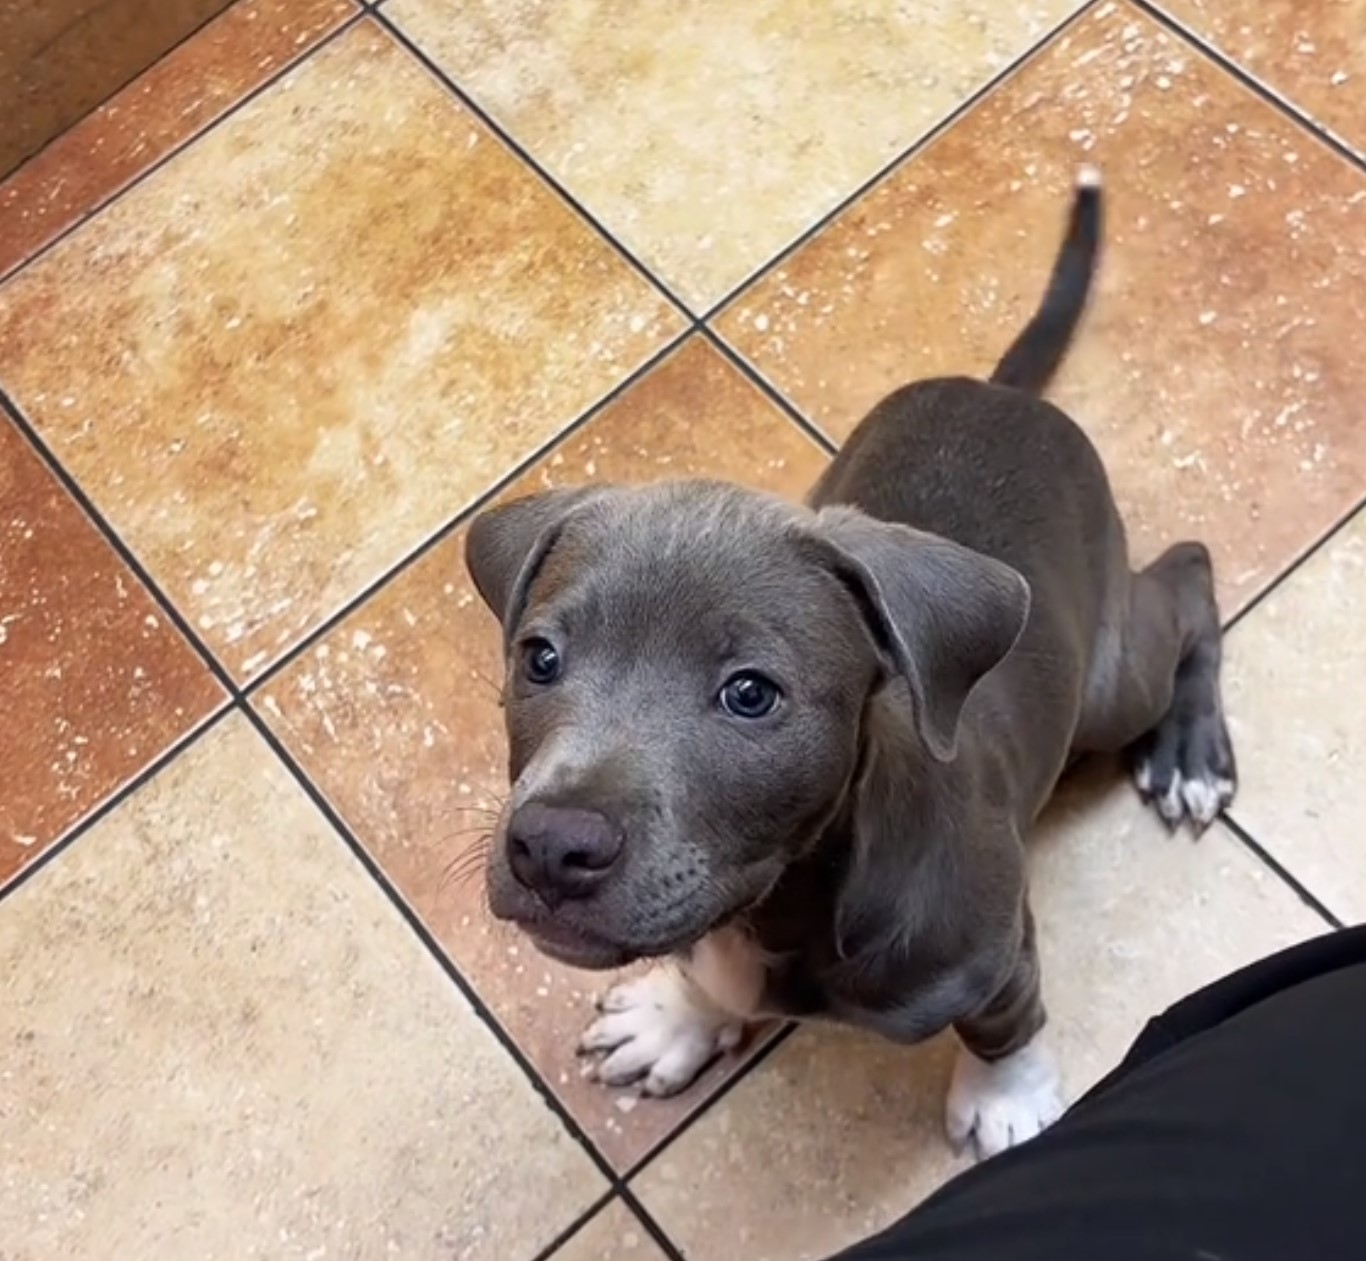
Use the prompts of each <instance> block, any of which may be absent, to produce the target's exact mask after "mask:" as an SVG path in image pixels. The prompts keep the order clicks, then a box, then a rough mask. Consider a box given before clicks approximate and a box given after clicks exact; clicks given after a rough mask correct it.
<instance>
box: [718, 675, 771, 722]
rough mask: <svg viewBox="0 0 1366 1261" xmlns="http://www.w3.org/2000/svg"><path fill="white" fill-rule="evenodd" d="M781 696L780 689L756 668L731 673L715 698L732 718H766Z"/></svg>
mask: <svg viewBox="0 0 1366 1261" xmlns="http://www.w3.org/2000/svg"><path fill="white" fill-rule="evenodd" d="M782 698H783V693H782V689H781V688H779V686H778V685H777V684H776V683H775V682H774V681H773V680H772V679H770V678H766V677H765V676H764V675H762V674H760V673H758V671H756V670H741V671H740V673H739V674H732V675H731V676H730V678H728V679H727V680H726V684H725V686H724V687H723V688H722V689H721V695H720V696H719V697H718V698H717V699H718V700H719V701H720V702H721V708H722V709H724V710H725V711H726V713H728V714H729V715H730V716H731V717H732V718H744V719H747V720H751V721H752V720H754V719H756V718H767V717H768V716H769V714H771V713H772V712H773V711H774V710H775V709H777V708H778V702H779V701H781V700H782Z"/></svg>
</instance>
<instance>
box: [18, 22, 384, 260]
mask: <svg viewBox="0 0 1366 1261" xmlns="http://www.w3.org/2000/svg"><path fill="white" fill-rule="evenodd" d="M368 15H369V10H368V9H364V8H357V9H356V11H355V12H354V13H353V14H352V15H351V16H350V17H349V18H347V19H346V20H345V21H344V22H342V23H341V24H340V25H339V26H337V27H335V28H333V29H332V30H330V31H328V33H327V34H326V35H324V36H323V37H322V38H321V39H319V40H318V41H317V43H315V44H312V45H310V46H309V47H308V48H307V49H306V50H305V51H304V52H302V53H301V54H300V55H299V56H297V57H295V58H293V59H291V60H290V61H287V62H286V63H285V64H283V65H281V66H279V67H278V68H277V69H276V71H275V72H274V73H273V74H271V75H270V76H269V77H268V78H266V79H264V80H263V81H262V82H260V83H258V84H257V85H256V86H255V87H254V88H252V89H251V91H249V92H246V93H244V94H243V95H242V96H239V97H238V98H237V99H236V100H235V101H234V102H233V103H232V104H231V105H229V106H228V107H227V108H226V109H225V110H224V111H223V112H222V113H221V114H219V115H218V117H217V118H213V119H211V120H210V121H209V122H207V123H205V124H204V126H203V127H200V128H198V129H197V130H196V131H193V132H191V134H190V135H188V136H186V137H185V138H184V139H183V140H182V141H181V142H180V143H179V144H177V145H174V146H172V147H171V148H170V149H168V150H167V151H166V152H165V153H163V154H162V155H161V157H159V158H157V159H156V161H155V162H151V163H149V164H148V165H147V166H145V167H144V168H143V169H142V170H141V171H139V172H138V173H137V174H136V175H134V176H133V178H132V179H130V180H129V181H128V182H127V183H125V184H122V185H120V186H119V187H118V188H116V189H115V190H114V191H113V192H112V193H110V194H109V196H108V197H106V198H105V199H104V200H103V201H100V202H96V203H95V204H94V205H92V206H89V207H87V208H86V209H85V210H84V211H82V212H81V214H80V216H79V217H78V218H77V219H75V220H74V221H73V222H71V223H69V224H67V225H66V227H64V228H63V229H62V230H61V231H60V232H58V233H57V234H56V235H55V236H54V237H52V238H51V239H50V240H48V241H46V242H44V243H43V244H42V245H40V246H39V247H38V248H37V249H36V250H34V251H33V253H32V254H29V255H28V256H27V257H26V258H24V259H22V260H20V261H19V262H18V263H16V264H15V265H14V266H13V267H11V268H10V270H9V271H7V272H0V284H4V283H5V282H6V281H9V280H13V279H14V278H15V277H16V276H18V275H20V274H21V273H22V272H23V271H24V270H25V269H26V268H28V267H31V266H32V265H33V264H34V263H36V262H37V261H38V260H39V259H40V258H44V257H46V256H47V255H48V254H49V253H51V252H52V251H53V250H54V249H56V248H57V246H59V245H60V244H61V243H62V242H63V241H65V240H66V239H67V237H69V236H71V234H72V233H74V232H79V231H80V229H81V228H83V227H84V226H85V225H86V224H87V223H89V222H90V220H91V219H93V218H94V217H95V216H96V215H98V214H100V213H101V212H102V211H105V210H107V209H108V208H109V207H110V206H112V205H113V204H114V203H115V202H117V201H121V200H122V199H123V198H124V197H126V196H128V194H129V193H131V192H132V191H133V190H134V189H135V188H137V187H138V186H139V185H141V184H143V183H145V182H146V181H147V180H149V179H151V177H152V176H153V175H155V174H156V173H157V172H158V171H160V170H161V168H162V167H164V166H165V165H166V164H167V163H169V162H172V161H174V160H175V159H176V158H178V157H179V156H180V155H181V154H182V153H184V152H185V150H186V149H188V148H189V147H190V146H191V145H193V144H197V143H198V142H199V141H200V140H202V139H203V138H204V137H205V136H207V135H208V134H209V133H210V132H211V131H214V130H215V129H216V128H218V127H221V126H222V125H223V124H224V123H225V122H227V121H228V119H230V118H232V117H233V116H234V115H235V114H237V113H239V112H240V111H241V110H243V109H245V108H246V107H247V106H248V105H250V104H251V103H252V102H253V101H254V100H256V98H257V97H258V96H261V95H262V94H263V93H265V92H268V91H270V89H271V88H273V87H274V86H275V85H276V84H277V83H278V82H279V81H280V80H281V79H283V78H284V77H285V76H286V75H288V74H291V73H293V71H295V70H297V69H298V68H299V66H301V65H303V64H304V63H305V62H306V61H308V60H309V59H310V58H311V57H313V56H315V55H316V54H317V53H319V52H321V51H322V50H323V49H324V48H326V47H327V46H328V45H329V44H331V43H332V42H333V41H334V40H336V39H339V38H340V37H341V36H342V35H344V34H346V32H347V31H349V30H351V29H352V28H353V27H354V26H357V25H358V24H359V23H361V22H363V21H365V19H366V17H367V16H368ZM201 29H202V28H201ZM177 47H178V45H177ZM167 55H169V54H167ZM124 86H125V87H127V86H128V85H127V84H125V85H124ZM120 90H122V89H120ZM74 125H75V124H73V126H74ZM68 130H69V129H68ZM63 134H65V132H63Z"/></svg>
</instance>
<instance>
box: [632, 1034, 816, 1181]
mask: <svg viewBox="0 0 1366 1261" xmlns="http://www.w3.org/2000/svg"><path fill="white" fill-rule="evenodd" d="M798 1027H799V1026H798V1025H797V1023H796V1022H795V1021H788V1022H786V1023H785V1024H784V1025H783V1026H782V1028H781V1029H779V1030H778V1032H777V1033H775V1034H774V1035H773V1037H771V1038H770V1039H769V1040H768V1041H767V1042H765V1043H764V1045H763V1046H761V1047H760V1048H759V1049H758V1050H757V1051H756V1052H755V1053H754V1054H753V1055H752V1056H750V1057H749V1059H747V1060H745V1061H744V1062H743V1063H741V1064H739V1065H738V1066H737V1067H736V1069H735V1071H734V1072H733V1073H732V1074H731V1075H730V1076H729V1077H727V1078H725V1079H724V1080H723V1081H722V1082H721V1083H720V1084H719V1085H718V1086H717V1087H716V1089H715V1090H713V1091H712V1092H711V1094H709V1095H708V1096H707V1097H706V1098H705V1099H703V1100H701V1101H700V1102H699V1103H698V1105H697V1107H696V1108H694V1109H693V1110H692V1111H691V1112H689V1113H688V1114H687V1116H685V1117H684V1118H683V1119H682V1120H681V1121H680V1122H679V1123H678V1124H677V1125H676V1126H674V1128H673V1129H671V1130H670V1131H669V1132H668V1133H667V1134H665V1135H663V1136H662V1137H661V1138H660V1139H659V1140H658V1141H657V1142H656V1143H655V1144H654V1146H653V1147H651V1148H649V1149H648V1150H647V1151H646V1152H645V1154H644V1155H643V1156H640V1157H639V1158H637V1160H636V1161H635V1163H634V1164H631V1165H628V1166H627V1167H626V1171H625V1173H623V1174H622V1175H621V1180H622V1181H623V1182H625V1183H628V1184H629V1183H630V1182H631V1181H632V1180H633V1179H635V1178H637V1177H639V1176H640V1174H642V1173H643V1172H644V1171H645V1168H646V1166H647V1165H649V1164H651V1163H652V1162H653V1161H654V1160H655V1159H656V1158H657V1157H658V1156H660V1155H661V1154H662V1153H663V1152H665V1151H667V1150H668V1149H669V1148H670V1147H672V1146H673V1145H674V1143H676V1142H677V1141H678V1140H679V1139H680V1138H682V1137H683V1135H684V1134H686V1133H687V1132H688V1131H689V1130H690V1129H692V1128H693V1126H694V1125H696V1124H697V1123H698V1122H699V1121H701V1120H702V1118H703V1117H704V1116H706V1115H707V1113H709V1112H710V1111H711V1110H712V1109H713V1108H714V1107H716V1105H717V1104H718V1103H720V1102H721V1100H722V1099H724V1098H725V1097H726V1096H727V1095H728V1094H730V1092H731V1091H732V1090H734V1089H735V1088H736V1087H737V1086H738V1085H739V1084H740V1083H741V1082H742V1081H745V1080H746V1079H747V1078H748V1077H749V1075H750V1074H751V1073H753V1072H754V1071H755V1070H756V1069H758V1067H759V1066H760V1065H761V1064H763V1063H764V1062H765V1061H766V1060H768V1059H769V1058H770V1057H771V1056H772V1055H773V1054H774V1053H775V1052H776V1051H777V1050H778V1048H779V1047H780V1046H782V1045H783V1043H785V1042H786V1041H787V1040H788V1038H790V1037H791V1036H792V1035H793V1034H794V1033H796V1032H797V1029H798Z"/></svg>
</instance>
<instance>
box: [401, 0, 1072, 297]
mask: <svg viewBox="0 0 1366 1261" xmlns="http://www.w3.org/2000/svg"><path fill="white" fill-rule="evenodd" d="M1077 7H1078V4H1077V0H1018V2H1015V3H1010V4H994V3H990V2H989V0H967V2H966V3H963V2H959V3H947V2H945V0H910V2H909V3H903V4H897V5H889V4H874V3H863V2H856V3H841V4H829V5H827V4H819V5H817V4H804V3H798V2H796V0H762V2H760V3H755V2H754V0H751V2H750V3H748V4H733V3H727V2H726V0H694V2H693V3H691V4H686V5H669V6H664V5H652V6H648V7H646V8H642V7H641V6H638V5H632V4H629V3H624V2H622V0H585V2H583V3H577V4H542V3H536V4H512V5H509V4H505V3H500V0H479V2H477V3H456V2H455V0H389V3H387V4H386V5H385V6H384V11H385V12H386V13H387V14H389V15H390V16H391V17H392V18H393V19H394V20H395V21H396V22H397V23H398V24H399V25H400V26H401V27H402V28H403V29H404V30H405V31H407V32H408V33H409V34H410V35H412V36H413V37H414V38H415V39H416V40H417V42H418V43H419V44H420V45H421V46H422V47H423V48H424V50H426V51H427V52H429V53H430V54H431V56H432V57H433V58H434V59H435V60H436V61H438V62H439V63H440V64H441V65H442V66H443V67H444V68H445V69H446V70H447V71H448V72H449V73H450V74H451V76H452V77H453V78H454V79H455V80H456V82H458V83H459V84H460V85H461V86H462V87H463V88H464V89H466V90H468V91H469V92H470V93H471V94H472V95H473V96H474V97H475V98H476V99H477V100H478V101H479V102H480V104H481V105H483V106H484V107H485V108H486V109H488V110H489V111H490V112H491V113H492V114H493V115H494V116H495V117H496V118H497V119H498V120H499V121H500V123H502V124H503V125H504V126H505V127H507V129H508V130H509V132H510V133H511V134H512V135H514V136H515V137H516V138H517V139H518V141H519V142H521V143H522V144H524V145H525V146H526V147H527V148H528V149H529V151H530V152H531V154H532V155H533V156H534V157H535V158H536V160H537V161H539V162H540V163H542V165H543V166H544V167H545V168H546V169H547V170H548V171H550V172H551V173H552V174H553V175H554V176H555V177H556V178H557V179H558V180H560V181H561V182H562V183H563V184H564V185H565V187H567V188H568V189H569V190H570V191H571V192H572V193H573V194H574V195H575V196H576V197H578V198H579V199H580V200H581V201H582V202H583V203H584V204H585V205H586V206H587V208H588V209H589V212H590V213H592V214H594V215H595V216H597V217H598V218H599V220H600V221H601V222H602V223H603V224H604V225H605V226H606V227H607V229H608V230H609V231H610V232H612V233H614V234H615V235H616V236H617V238H618V239H619V240H621V241H622V242H623V243H624V244H625V245H626V247H627V248H628V249H630V250H631V251H632V252H633V253H634V254H635V255H636V256H637V257H639V258H640V259H642V260H643V261H644V262H645V263H646V265H647V266H649V267H650V268H651V269H652V270H653V271H655V272H656V274H658V275H659V276H661V277H662V278H663V279H664V281H665V282H666V283H667V284H668V285H670V286H671V288H672V289H673V291H674V292H676V293H678V294H679V295H680V296H681V297H682V298H683V300H684V301H685V302H687V303H688V304H689V305H690V306H692V307H693V308H694V309H695V310H699V311H700V310H701V309H703V308H705V307H707V306H709V305H711V304H712V303H713V302H716V301H719V300H720V299H721V298H722V297H724V296H725V294H726V293H727V292H728V291H729V290H730V289H732V288H733V287H734V286H735V285H737V284H739V283H740V282H742V281H743V280H744V279H745V277H746V276H747V275H749V274H750V273H751V272H752V271H754V270H755V269H756V268H757V267H759V266H761V265H762V264H763V263H765V262H767V261H768V260H769V259H770V258H771V257H772V256H773V255H774V254H776V253H777V252H778V251H779V250H781V249H782V248H783V247H784V246H786V245H788V244H789V243H790V242H791V241H792V240H793V239H794V238H795V237H796V236H797V235H798V234H799V233H800V232H801V231H802V230H803V229H805V228H807V227H809V226H810V225H811V224H812V223H814V222H815V221H816V220H817V219H818V218H819V217H820V216H821V215H822V214H824V213H826V212H828V211H829V210H831V209H832V208H833V207H834V206H835V205H837V204H838V203H839V201H840V200H841V199H842V198H843V197H845V196H847V195H848V194H850V193H852V192H853V191H854V189H856V188H857V187H858V186H859V184H861V183H862V182H863V181H864V180H867V179H870V178H871V177H872V176H873V175H875V174H876V173H877V171H878V170H879V169H880V168H881V167H882V166H883V165H885V164H886V163H887V162H889V161H891V160H892V159H893V158H895V157H896V156H897V154H898V153H900V152H902V151H903V150H904V149H905V148H906V147H907V146H908V145H909V144H911V143H912V142H913V141H914V140H916V139H917V138H918V137H919V136H921V135H923V134H924V133H925V132H926V131H927V130H929V129H930V127H932V126H933V125H934V124H935V123H937V122H938V121H939V120H940V119H942V118H943V117H944V116H945V115H946V114H948V113H949V112H950V111H951V110H953V109H954V108H955V107H956V106H957V105H958V104H959V103H960V102H961V101H962V100H963V98H964V97H966V96H968V95H969V94H970V93H971V92H972V91H973V90H975V89H976V88H978V87H980V86H981V85H982V84H984V83H985V82H987V81H988V80H989V79H990V78H991V76H992V75H993V74H994V73H996V72H997V71H999V70H1001V69H1002V68H1004V67H1005V66H1006V65H1008V64H1009V63H1010V62H1011V61H1013V60H1014V59H1015V58H1016V57H1018V56H1020V55H1021V54H1022V53H1024V52H1025V51H1026V50H1027V49H1028V48H1029V46H1030V45H1031V44H1032V43H1033V42H1034V41H1035V40H1037V39H1038V38H1039V37H1040V36H1042V35H1043V34H1044V33H1045V32H1047V31H1048V30H1050V29H1052V28H1053V27H1054V26H1055V25H1057V23H1058V22H1060V21H1061V20H1063V19H1064V18H1065V17H1066V16H1067V15H1068V14H1069V13H1071V12H1072V11H1073V10H1074V9H1076V8H1077Z"/></svg>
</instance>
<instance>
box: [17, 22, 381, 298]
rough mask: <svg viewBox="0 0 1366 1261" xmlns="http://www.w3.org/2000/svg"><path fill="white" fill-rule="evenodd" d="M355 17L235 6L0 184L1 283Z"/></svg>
mask: <svg viewBox="0 0 1366 1261" xmlns="http://www.w3.org/2000/svg"><path fill="white" fill-rule="evenodd" d="M354 12H355V6H354V5H353V4H352V3H351V0H239V3H237V4H234V5H233V6H232V7H231V8H230V9H228V11H227V12H226V13H224V14H223V16H222V17H220V18H218V19H217V20H215V21H213V22H211V23H210V24H209V25H208V26H206V27H205V28H204V29H203V30H202V31H200V32H199V33H198V34H196V35H194V36H193V37H191V38H190V39H189V40H188V41H187V42H186V43H184V44H182V45H181V46H180V47H178V48H176V49H174V50H173V51H172V52H171V53H170V54H169V55H167V56H166V57H165V58H164V59H163V60H161V61H159V62H157V63H156V65H154V66H152V67H151V68H150V69H149V70H148V71H147V73H146V74H143V75H141V76H139V77H138V78H137V79H136V80H135V81H134V82H133V83H131V84H129V85H128V86H127V87H126V88H124V89H123V91H121V92H119V93H118V94H117V95H116V96H114V97H113V98H111V99H110V100H108V101H106V102H104V103H103V104H101V105H100V106H99V108H98V109H96V110H94V111H93V112H92V113H90V114H89V115H87V116H86V117H85V118H83V119H81V120H80V121H79V122H78V123H76V125H75V126H74V127H72V128H71V130H70V131H68V132H66V134H65V135H63V136H61V137H59V138H58V139H57V140H55V141H54V142H53V143H52V144H50V145H48V146H47V147H46V148H45V149H44V150H42V152H41V153H39V154H35V155H34V157H33V158H32V159H30V161H28V162H27V163H26V164H25V165H24V166H23V167H22V168H20V169H19V170H18V171H16V172H15V173H14V174H13V175H12V176H11V177H10V178H9V179H8V180H6V181H4V183H3V184H0V275H3V274H4V273H5V272H8V271H10V270H11V269H12V268H14V267H15V266H17V265H18V264H19V263H21V262H23V261H24V259H25V258H27V257H29V256H30V255H31V254H32V253H33V252H34V251H35V250H37V249H39V248H41V247H42V246H43V245H44V244H46V243H47V242H48V241H50V240H52V239H53V237H55V236H57V235H58V234H59V233H60V232H62V231H63V230H64V229H66V228H68V227H70V226H71V225H72V224H73V223H75V222H77V221H78V220H79V219H81V218H82V216H84V215H86V214H88V213H89V212H90V211H91V210H93V209H95V207H96V206H98V205H100V204H101V203H102V202H104V201H106V200H107V199H108V198H109V197H111V196H112V195H113V194H114V193H116V192H117V191H118V190H119V189H121V188H123V187H124V186H125V185H126V184H127V183H128V182H129V181H130V180H131V179H133V178H134V177H135V176H136V175H137V174H138V173H139V172H141V171H144V170H146V169H147V168H148V167H149V166H151V165H152V164H153V163H154V162H156V161H157V160H158V159H160V158H162V157H164V156H165V155H166V154H167V153H169V152H170V151H171V150H172V149H174V148H175V147H176V146H177V145H178V144H181V143H182V142H183V141H185V140H187V139H189V138H190V137H191V136H193V135H194V134H195V132H197V131H198V130H199V129H200V128H201V127H204V126H206V125H207V124H208V123H210V122H212V121H213V120H214V119H215V118H217V117H219V116H220V115H221V114H223V113H224V112H225V111H226V110H228V109H230V108H231V107H232V106H233V105H234V104H235V103H236V102H237V101H239V100H241V99H242V97H243V96H245V95H246V94H247V93H248V92H250V91H251V90H252V89H253V88H255V87H257V86H258V85H259V84H261V83H264V82H265V81H266V80H267V79H268V78H269V77H270V76H271V75H272V74H273V73H275V72H276V71H277V70H279V69H281V68H282V67H283V66H284V65H286V64H287V63H288V62H290V61H292V60H294V59H295V58H296V57H299V56H302V55H303V54H304V53H306V52H307V51H308V49H309V48H310V47H311V46H312V45H313V44H314V43H316V42H317V40H318V39H320V38H321V37H322V36H323V35H325V34H326V33H327V32H328V31H330V30H332V29H334V28H335V27H336V26H338V25H339V24H340V23H341V22H342V21H343V20H345V19H346V18H347V17H348V16H350V15H351V14H352V13H354Z"/></svg>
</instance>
